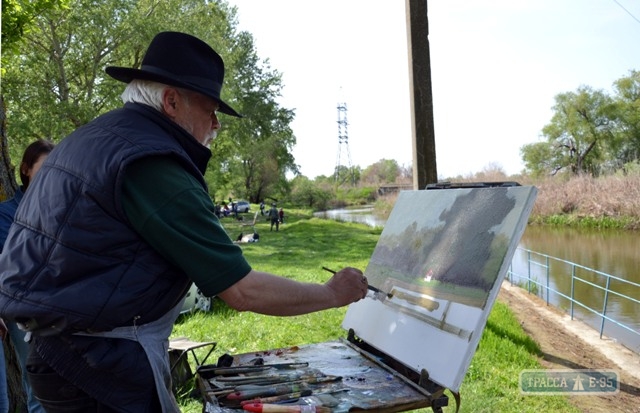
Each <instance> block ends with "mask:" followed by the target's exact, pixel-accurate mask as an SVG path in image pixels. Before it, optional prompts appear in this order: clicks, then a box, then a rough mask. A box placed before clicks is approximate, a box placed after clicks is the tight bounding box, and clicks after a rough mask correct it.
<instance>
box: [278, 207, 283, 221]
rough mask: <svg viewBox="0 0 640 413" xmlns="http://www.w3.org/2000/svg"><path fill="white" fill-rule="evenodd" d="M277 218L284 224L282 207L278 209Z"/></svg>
mask: <svg viewBox="0 0 640 413" xmlns="http://www.w3.org/2000/svg"><path fill="white" fill-rule="evenodd" d="M278 219H279V220H280V223H281V224H284V210H283V209H282V207H281V208H280V210H279V211H278Z"/></svg>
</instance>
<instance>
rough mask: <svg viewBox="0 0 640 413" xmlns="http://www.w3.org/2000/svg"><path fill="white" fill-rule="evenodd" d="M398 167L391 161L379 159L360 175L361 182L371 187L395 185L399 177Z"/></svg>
mask: <svg viewBox="0 0 640 413" xmlns="http://www.w3.org/2000/svg"><path fill="white" fill-rule="evenodd" d="M400 172H401V170H400V167H399V166H398V162H397V161H395V160H393V159H380V160H379V161H378V162H376V163H374V164H372V165H369V166H368V167H366V168H365V170H364V172H363V173H362V182H364V183H367V184H372V185H378V184H390V183H395V182H396V179H398V177H400Z"/></svg>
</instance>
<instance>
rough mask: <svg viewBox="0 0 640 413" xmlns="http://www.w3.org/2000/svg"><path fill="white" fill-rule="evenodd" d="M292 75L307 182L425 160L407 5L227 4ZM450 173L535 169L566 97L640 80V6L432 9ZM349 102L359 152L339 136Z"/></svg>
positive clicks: (526, 0)
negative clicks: (414, 121)
mask: <svg viewBox="0 0 640 413" xmlns="http://www.w3.org/2000/svg"><path fill="white" fill-rule="evenodd" d="M228 3H229V4H230V5H232V6H236V7H237V11H238V28H239V30H244V31H248V32H250V33H251V34H252V35H253V37H254V42H255V45H256V50H257V53H258V56H259V57H260V58H261V59H263V60H264V59H268V61H269V65H270V67H271V69H274V70H277V71H278V72H280V73H281V74H282V84H283V85H284V87H283V91H282V96H281V98H280V99H279V101H278V102H279V103H280V105H281V106H282V107H285V108H288V109H293V110H295V120H294V121H293V123H292V124H291V127H292V129H293V132H294V134H295V136H296V139H297V144H296V146H295V147H294V149H293V155H294V157H295V160H296V163H297V164H298V165H299V166H300V172H301V173H302V174H303V175H305V176H307V177H309V178H312V179H313V178H315V177H316V176H318V175H327V176H329V175H331V174H332V173H333V171H334V169H335V167H336V165H338V164H339V165H343V166H348V165H353V166H356V165H357V166H360V167H361V168H366V167H367V166H369V165H371V164H373V163H375V162H377V161H379V160H381V159H394V160H396V161H397V162H398V164H399V165H401V166H410V165H411V164H412V163H413V149H412V126H411V108H410V104H411V102H410V85H409V69H410V63H409V60H408V53H407V25H406V20H407V15H406V9H405V1H404V0H322V1H312V2H307V1H299V0H228ZM427 8H428V19H429V22H428V24H429V46H430V60H431V82H432V90H433V107H434V131H435V145H436V167H437V172H438V177H439V178H440V179H443V178H452V177H456V176H463V177H467V176H471V175H473V174H475V173H477V172H480V171H482V170H485V169H494V168H495V167H499V168H501V169H502V170H503V171H504V172H506V173H507V174H508V175H512V174H517V173H520V172H521V171H522V170H523V168H524V163H523V162H522V159H521V155H520V148H521V147H522V146H523V145H527V144H531V143H535V142H539V141H541V140H542V139H543V138H542V135H541V130H542V128H543V127H544V126H545V125H546V124H548V123H549V122H550V120H551V117H552V115H553V110H552V107H553V105H554V103H555V100H554V97H555V96H556V95H558V94H560V93H566V92H574V91H576V90H577V89H578V88H579V87H581V86H589V87H591V88H593V89H595V90H603V91H605V92H606V93H608V94H611V95H612V94H613V93H614V89H613V83H614V82H615V81H616V80H618V79H620V78H622V77H625V76H628V75H629V73H630V71H631V70H640V2H639V1H637V0H488V1H478V0H427ZM339 104H344V105H345V106H346V108H347V109H346V111H345V112H342V116H344V117H342V118H340V119H341V120H344V119H345V118H346V123H347V126H346V129H343V130H342V132H343V133H346V137H347V142H346V143H345V142H343V143H340V140H339V139H338V137H339V134H340V130H339V124H338V120H339V117H338V116H339V111H338V105H339Z"/></svg>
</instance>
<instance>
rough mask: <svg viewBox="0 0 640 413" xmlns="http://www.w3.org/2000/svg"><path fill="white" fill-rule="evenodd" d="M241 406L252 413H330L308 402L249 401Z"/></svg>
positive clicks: (327, 409)
mask: <svg viewBox="0 0 640 413" xmlns="http://www.w3.org/2000/svg"><path fill="white" fill-rule="evenodd" d="M242 408H243V409H244V410H246V411H248V412H252V413H331V409H330V408H328V407H324V406H310V405H308V404H294V405H291V404H268V403H249V404H245V405H244V406H242Z"/></svg>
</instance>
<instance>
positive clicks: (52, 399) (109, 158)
mask: <svg viewBox="0 0 640 413" xmlns="http://www.w3.org/2000/svg"><path fill="white" fill-rule="evenodd" d="M106 72H107V74H108V75H109V76H111V77H113V78H115V79H116V80H119V81H122V82H125V83H127V86H126V88H125V90H124V92H123V94H122V99H123V101H124V102H125V103H124V106H123V107H121V108H119V109H115V110H113V111H110V112H107V113H105V114H103V115H101V116H99V117H98V118H96V119H94V120H92V121H91V122H89V123H88V124H86V125H84V126H81V127H80V128H78V129H77V130H75V131H74V132H72V133H71V134H70V135H69V136H67V137H66V138H64V139H63V140H62V141H61V142H60V143H59V144H58V145H57V146H56V148H55V149H54V150H53V151H52V152H51V154H50V155H49V157H48V158H47V160H46V161H45V162H44V164H43V165H42V168H41V169H40V172H39V173H38V177H37V179H36V180H35V181H34V182H33V184H32V185H33V186H32V187H30V188H29V191H28V192H27V193H26V194H25V196H24V199H23V201H22V203H21V204H20V206H19V207H18V211H17V212H16V216H15V219H14V224H13V226H12V229H11V231H10V233H9V237H8V238H7V242H6V244H5V250H4V252H3V253H2V255H0V316H2V317H3V318H4V319H5V320H7V319H8V320H13V321H19V322H20V325H21V326H22V327H23V328H24V329H25V330H27V331H29V333H30V334H31V335H32V337H31V341H30V343H29V350H30V351H29V357H28V360H27V371H28V374H29V380H30V382H31V386H32V388H33V391H34V393H35V395H36V396H37V397H38V399H39V400H40V402H41V403H42V405H43V406H44V407H45V409H46V410H47V412H49V413H52V412H54V413H55V412H65V413H71V412H78V413H80V412H82V413H87V412H100V413H110V412H136V413H146V412H149V413H151V412H153V413H155V412H179V411H180V409H179V407H178V404H177V402H176V400H175V398H174V396H173V394H172V391H171V374H170V365H169V355H168V351H167V350H168V345H169V340H168V338H169V336H170V334H171V331H172V328H173V324H174V322H175V320H176V318H177V317H178V315H179V313H180V310H181V308H182V303H183V301H184V298H185V295H186V293H187V291H188V290H189V287H190V286H191V284H192V282H193V283H195V284H196V285H197V286H198V288H199V289H200V290H201V291H202V292H203V294H204V295H206V296H209V297H211V296H217V297H219V298H220V299H222V300H223V301H225V302H226V303H227V305H229V307H231V308H233V309H235V310H237V311H252V312H256V313H260V314H266V315H272V316H293V315H300V314H307V313H311V312H315V311H321V310H325V309H329V308H336V307H342V306H345V305H348V304H351V303H353V302H356V301H359V300H361V299H363V298H364V297H365V296H366V294H367V280H366V278H364V276H363V274H362V271H360V270H358V269H355V268H350V267H347V268H343V269H342V270H340V271H338V272H337V273H336V274H334V275H333V276H332V277H331V278H330V279H329V280H328V281H327V282H325V283H321V284H319V283H303V282H299V281H296V280H293V279H289V278H287V277H283V276H278V275H275V274H270V273H266V272H262V271H258V270H256V269H254V268H252V267H251V265H250V264H249V263H248V262H247V260H246V258H245V257H244V255H243V252H242V248H240V247H239V246H238V245H236V244H234V242H233V241H232V240H231V239H230V238H229V235H228V234H227V233H226V232H225V230H224V228H223V227H222V225H221V224H220V221H219V220H218V219H217V217H216V216H215V214H214V213H213V212H214V205H213V202H212V200H211V198H210V196H209V192H208V188H207V184H206V182H205V180H204V176H203V175H204V172H205V171H206V167H207V164H208V162H209V159H210V157H211V150H210V149H209V144H210V143H211V141H212V140H213V139H214V138H215V137H216V134H217V132H218V130H219V129H220V127H221V125H220V121H219V119H218V116H219V113H224V114H226V115H230V116H235V117H240V115H239V114H238V112H236V111H235V110H234V109H233V108H232V107H231V106H230V105H229V104H227V103H226V102H225V101H223V100H222V99H221V90H222V85H223V78H224V63H223V60H222V58H221V57H220V56H219V55H218V54H217V52H215V51H214V50H213V49H212V48H211V47H210V46H209V45H208V44H206V43H205V42H203V41H202V40H200V39H198V38H196V37H193V36H191V35H189V34H186V33H178V32H162V33H159V34H158V35H156V36H155V37H154V39H153V40H152V41H151V44H150V45H149V47H148V48H147V51H146V53H145V55H144V57H143V59H142V64H141V67H140V68H139V69H136V68H125V67H113V66H112V67H107V68H106ZM231 138H232V137H230V139H231ZM252 328H255V326H253V327H252ZM212 334H215V332H212Z"/></svg>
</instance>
